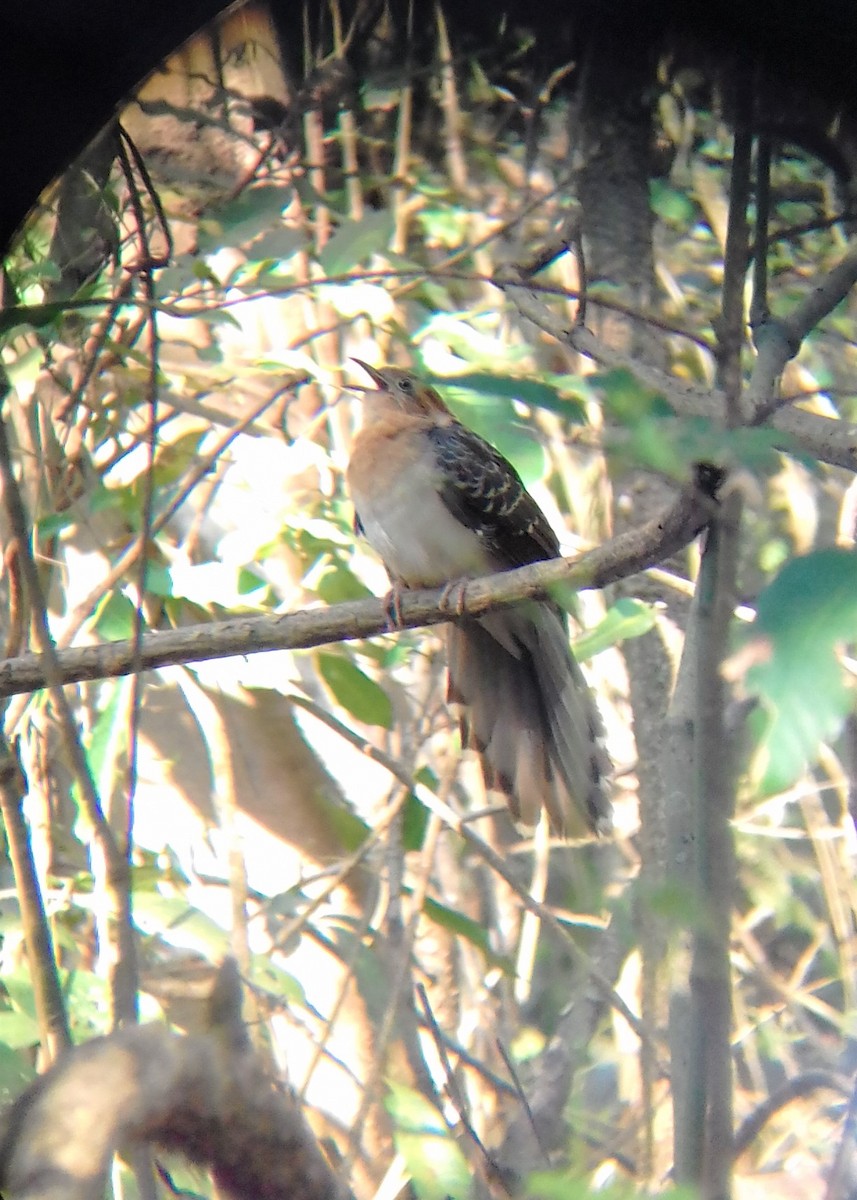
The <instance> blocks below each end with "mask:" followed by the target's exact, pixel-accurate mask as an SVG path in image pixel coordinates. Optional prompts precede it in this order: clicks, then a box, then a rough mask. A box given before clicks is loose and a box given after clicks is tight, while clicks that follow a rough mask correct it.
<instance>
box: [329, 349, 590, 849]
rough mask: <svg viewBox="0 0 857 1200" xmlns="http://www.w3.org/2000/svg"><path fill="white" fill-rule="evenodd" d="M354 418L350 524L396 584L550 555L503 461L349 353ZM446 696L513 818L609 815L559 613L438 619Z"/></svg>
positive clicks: (549, 540) (566, 821) (423, 583)
mask: <svg viewBox="0 0 857 1200" xmlns="http://www.w3.org/2000/svg"><path fill="white" fill-rule="evenodd" d="M359 365H360V366H362V367H363V369H364V370H365V371H367V373H368V374H369V375H370V376H371V378H372V380H373V381H374V383H375V384H376V390H368V389H367V390H366V392H365V396H364V411H365V422H364V427H363V429H362V431H361V433H360V434H359V436H358V437H357V439H356V441H355V444H354V447H353V451H352V455H351V461H350V464H349V467H348V486H349V489H350V492H351V496H352V499H353V501H354V506H355V511H356V517H357V521H358V524H359V528H360V530H361V531H362V532H363V533H365V536H366V538H367V539H368V541H369V542H370V544H371V545H372V546H373V547H374V549H375V550H376V552H377V553H378V554H379V555H380V556H381V558H382V559H383V561H384V564H385V566H386V568H387V571H388V573H389V575H390V577H391V579H392V580H393V581H394V583H396V584H398V585H400V586H404V587H435V586H439V585H440V584H445V583H451V582H454V581H456V580H459V579H465V578H468V577H470V578H473V577H476V576H479V575H487V574H491V573H492V572H495V571H501V570H509V569H511V568H513V567H518V566H524V565H526V564H528V563H533V562H539V561H542V560H544V559H548V558H556V557H558V555H559V543H558V540H557V538H556V535H555V533H554V531H553V529H552V528H551V526H550V524H549V523H548V521H547V518H546V517H545V515H544V513H543V512H542V511H541V509H540V508H539V506H538V505H537V504H536V502H535V500H533V498H532V496H530V494H529V493H528V492H527V490H526V489H525V487H524V485H523V483H522V482H521V479H520V477H519V476H518V474H517V472H516V471H515V469H514V468H513V467H512V465H511V464H510V463H509V462H507V460H506V459H505V458H504V457H503V456H502V455H501V454H500V453H498V451H497V450H495V449H494V448H493V447H492V446H490V445H489V444H488V443H487V442H486V441H484V440H483V439H482V438H481V437H479V436H478V434H476V433H474V432H473V431H472V430H470V429H467V428H466V426H464V425H462V424H461V422H459V421H458V420H456V418H455V417H454V416H453V415H452V413H451V412H450V411H449V409H448V408H447V406H446V405H445V404H444V402H443V400H442V399H441V398H440V396H439V395H438V393H437V392H436V391H435V390H434V389H433V388H431V387H429V386H427V385H426V384H423V383H420V382H419V380H417V379H416V378H415V377H414V376H413V375H411V374H410V373H409V372H407V371H402V370H399V369H398V368H392V367H389V368H385V369H383V370H376V369H375V368H373V367H370V366H368V365H367V364H365V363H360V364H359ZM448 630H449V632H448V639H447V640H448V654H449V691H448V698H449V699H450V701H453V702H455V703H458V704H460V705H461V706H462V710H463V711H462V738H463V741H464V744H465V745H466V746H471V747H472V748H473V749H474V750H476V751H477V753H478V754H479V756H480V759H481V761H482V766H483V771H484V774H485V780H486V784H487V786H488V787H491V788H495V789H497V790H499V791H501V792H503V793H504V794H505V795H506V797H507V799H508V802H509V806H510V809H511V812H512V814H513V816H514V817H516V818H517V819H520V820H523V821H524V822H526V823H527V824H534V823H535V822H536V821H537V820H538V816H539V813H540V811H541V810H542V809H545V810H546V811H547V813H548V816H549V818H550V824H551V827H552V829H553V831H554V832H555V833H557V834H564V835H567V836H577V835H579V834H581V833H583V832H585V831H587V830H592V829H596V830H601V829H603V828H604V827H605V825H606V824H607V821H608V810H609V804H608V801H607V799H606V794H605V792H606V787H605V778H606V769H607V763H606V758H605V753H604V750H603V746H602V737H603V728H602V724H601V719H600V716H599V714H598V711H597V709H596V707H595V703H594V700H593V698H592V695H591V692H590V690H589V688H588V686H587V684H586V681H585V679H584V677H583V674H582V672H581V670H580V667H579V666H578V664H577V662H576V661H575V659H574V657H573V656H572V654H571V651H570V649H569V645H568V637H567V633H566V628H565V620H564V617H563V614H562V613H561V611H560V610H559V609H558V608H557V607H556V606H554V605H552V604H550V603H537V602H535V601H530V602H527V603H525V604H521V605H516V606H515V607H514V608H511V609H503V610H497V611H495V612H492V613H488V614H486V615H485V616H483V617H478V618H476V617H464V618H461V619H460V620H458V621H456V622H455V623H454V624H450V626H449V627H448Z"/></svg>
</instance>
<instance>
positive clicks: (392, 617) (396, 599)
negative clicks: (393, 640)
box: [384, 583, 404, 633]
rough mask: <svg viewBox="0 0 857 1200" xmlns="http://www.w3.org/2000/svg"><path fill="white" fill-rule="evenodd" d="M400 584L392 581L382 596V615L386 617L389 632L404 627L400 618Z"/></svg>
mask: <svg viewBox="0 0 857 1200" xmlns="http://www.w3.org/2000/svg"><path fill="white" fill-rule="evenodd" d="M402 591H403V589H402V585H401V584H400V583H394V584H393V586H392V587H391V588H390V590H389V592H387V595H386V596H385V597H384V615H385V616H386V618H387V628H388V630H389V631H390V633H393V632H394V631H396V630H398V629H403V628H404V621H403V620H402Z"/></svg>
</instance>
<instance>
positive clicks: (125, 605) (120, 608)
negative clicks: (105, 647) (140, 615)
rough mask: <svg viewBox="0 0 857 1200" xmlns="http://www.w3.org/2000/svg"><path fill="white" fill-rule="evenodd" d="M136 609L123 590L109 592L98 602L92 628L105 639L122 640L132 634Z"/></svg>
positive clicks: (109, 640) (111, 640) (110, 640)
mask: <svg viewBox="0 0 857 1200" xmlns="http://www.w3.org/2000/svg"><path fill="white" fill-rule="evenodd" d="M136 611H137V610H136V609H135V608H134V605H133V604H132V603H131V601H130V600H129V599H128V597H127V596H125V595H123V594H122V592H116V591H113V592H108V593H107V595H106V596H104V597H103V598H102V599H101V600H100V601H99V603H98V607H97V608H96V610H95V612H94V614H93V617H92V628H93V629H94V630H95V631H96V632H97V633H98V634H99V636H100V637H102V638H104V640H105V641H108V642H113V641H122V640H123V639H125V638H129V637H131V636H132V634H133V632H134V620H135V617H136Z"/></svg>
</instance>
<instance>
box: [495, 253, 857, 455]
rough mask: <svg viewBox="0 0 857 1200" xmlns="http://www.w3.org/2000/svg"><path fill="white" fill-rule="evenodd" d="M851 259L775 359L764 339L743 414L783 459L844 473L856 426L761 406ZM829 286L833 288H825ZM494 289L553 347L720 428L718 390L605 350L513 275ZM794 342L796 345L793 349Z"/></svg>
mask: <svg viewBox="0 0 857 1200" xmlns="http://www.w3.org/2000/svg"><path fill="white" fill-rule="evenodd" d="M853 253H855V252H849V254H848V255H846V256H845V258H843V259H842V262H841V263H840V264H839V266H838V267H836V268H834V270H833V272H831V275H830V277H829V279H828V280H827V281H825V283H824V284H822V285H820V286H819V288H817V289H816V291H815V292H813V295H812V297H811V298H810V299H811V300H812V305H811V306H810V300H807V301H805V302H804V304H803V305H801V306H800V307H799V308H798V309H797V310H796V312H795V313H794V314H792V317H791V318H789V322H788V327H789V334H788V337H787V338H785V339H784V340H783V344H782V346H781V347H780V348H779V350H778V351H777V352H776V353H775V348H774V345H773V338H771V339H770V342H771V344H770V349H769V350H768V351H767V352H766V354H767V355H768V356H769V360H768V364H767V367H766V370H764V371H759V372H758V373H754V378H753V380H752V382H751V384H750V386H749V387H748V392H747V394H748V395H749V396H751V397H752V399H753V405H754V408H753V411H752V413H751V412H748V413H747V419H748V422H749V423H752V421H753V420H755V419H756V415H755V414H756V413H759V414H760V415H761V416H763V417H765V423H766V424H767V425H769V426H770V427H771V428H773V429H775V430H777V431H778V432H779V433H782V434H784V435H785V436H784V438H783V440H782V441H781V442H777V443H775V444H776V445H777V448H778V449H780V450H783V451H785V452H786V453H789V452H793V451H794V450H795V449H799V450H802V451H804V452H806V453H807V454H809V455H811V456H812V457H813V458H817V459H818V460H819V462H824V463H828V464H829V465H830V466H834V467H844V468H845V469H846V470H847V471H857V424H854V423H853V422H850V421H840V420H835V419H832V418H830V417H820V416H817V415H816V414H815V413H809V412H805V411H804V410H803V409H797V408H787V409H780V410H778V411H777V412H774V413H772V414H767V413H766V412H765V411H764V406H765V404H766V403H767V402H769V401H770V398H771V393H772V388H773V382H774V381H775V380H776V378H778V376H779V373H780V372H781V371H782V369H783V367H784V366H785V363H786V362H787V361H788V359H789V358H791V357H792V355H793V354H794V353H795V349H794V347H795V345H797V346H799V344H800V339H802V338H803V337H804V336H805V335H806V333H807V332H808V330H807V328H805V324H806V320H807V317H808V315H809V312H810V307H811V308H812V311H813V312H816V313H817V312H818V310H819V307H820V305H821V300H820V299H819V294H821V295H823V297H824V300H825V302H826V303H827V305H828V306H829V307H828V308H827V310H826V311H828V312H829V311H830V310H831V309H832V308H834V307H835V306H836V304H838V303H839V301H840V300H841V299H842V295H841V290H842V287H843V286H844V283H845V281H846V279H848V278H850V276H851V273H852V272H853V270H854V265H853V263H852V262H851V261H850V260H851V258H852V254H853ZM840 268H841V270H840ZM834 276H835V280H834ZM503 280H505V282H504V281H503ZM831 280H834V282H832V283H831V282H830V281H831ZM828 283H829V284H830V286H828ZM498 286H501V287H503V290H504V291H505V293H506V294H507V295H508V297H509V299H510V300H511V301H512V302H513V304H514V305H515V306H516V308H517V309H518V310H519V312H520V313H521V314H522V316H524V317H527V318H528V320H530V321H532V322H533V323H534V324H536V325H538V327H539V328H540V329H543V330H544V331H545V332H546V333H549V334H551V335H552V336H553V337H555V338H557V339H558V340H559V341H561V342H563V343H565V344H566V345H569V346H571V347H572V348H573V349H575V350H577V351H579V353H581V354H584V355H586V357H587V358H591V359H592V361H593V362H596V363H598V365H599V366H602V367H607V368H609V369H616V368H620V367H621V368H624V369H626V370H628V371H631V372H632V373H633V374H634V375H635V376H636V378H637V379H639V380H640V382H641V383H644V384H646V386H647V387H650V388H653V389H654V390H655V391H657V392H660V394H661V395H662V396H664V398H665V399H666V400H667V402H668V403H669V405H670V407H671V408H672V409H673V410H674V411H675V413H676V414H677V415H678V416H692V417H708V418H709V419H710V420H712V421H716V422H718V423H723V424H725V420H726V397H725V395H724V393H723V392H722V391H720V389H719V388H716V387H701V386H699V385H698V384H693V383H686V382H684V381H683V380H681V379H677V378H676V377H675V376H674V375H668V374H667V373H666V372H665V371H662V370H660V369H659V368H658V367H653V366H651V365H649V364H648V363H644V362H641V361H640V360H639V359H637V358H635V357H633V356H632V355H630V354H626V353H624V352H623V351H621V350H615V349H613V348H612V347H610V346H606V345H605V344H604V343H603V342H602V341H601V340H600V338H598V337H596V335H595V334H594V333H592V332H591V330H589V329H586V328H585V326H583V325H570V324H569V322H568V321H567V320H565V319H564V318H563V317H562V316H561V315H560V314H558V313H555V312H553V311H552V310H551V309H549V308H548V307H547V306H546V305H545V304H544V303H543V301H542V300H541V299H540V298H539V294H538V292H537V291H535V290H533V289H532V288H531V287H530V286H529V285H528V283H527V281H526V280H525V279H524V277H523V276H522V275H521V274H520V273H519V272H511V271H509V270H508V269H507V271H506V272H505V274H504V276H503V277H498ZM801 314H802V315H801ZM822 315H824V314H822ZM801 330H803V332H802V333H801V332H800V331H801ZM795 337H798V339H799V340H798V342H797V343H796V344H795V342H794V338H795Z"/></svg>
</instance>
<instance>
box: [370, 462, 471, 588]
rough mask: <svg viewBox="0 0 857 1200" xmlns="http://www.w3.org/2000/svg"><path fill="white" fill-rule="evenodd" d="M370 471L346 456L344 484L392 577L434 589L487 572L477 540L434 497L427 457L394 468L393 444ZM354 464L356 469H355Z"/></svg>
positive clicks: (435, 476) (436, 477) (433, 473)
mask: <svg viewBox="0 0 857 1200" xmlns="http://www.w3.org/2000/svg"><path fill="white" fill-rule="evenodd" d="M390 452H391V454H390V457H389V458H388V460H387V461H386V462H385V461H384V459H383V458H378V459H377V460H376V464H375V470H374V472H368V471H364V470H362V469H361V464H360V461H359V459H357V458H356V457H355V458H352V466H351V469H350V470H349V485H350V490H351V496H352V499H353V501H354V507H355V509H356V510H357V514H358V516H359V518H360V524H361V525H362V527H363V531H364V533H365V535H366V539H367V540H368V542H369V544H370V545H371V546H372V547H373V549H374V550H375V551H376V552H377V553H378V554H379V555H380V556H381V558H382V559H383V561H384V565H385V566H386V567H387V570H388V571H389V572H390V575H391V576H393V577H394V578H395V579H398V580H401V581H402V582H404V583H405V584H406V585H407V586H409V587H437V586H439V585H440V584H443V583H449V582H450V581H451V580H454V579H459V578H462V577H465V576H468V575H480V574H484V573H485V572H486V571H488V570H490V564H489V561H488V556H487V554H486V552H485V546H484V543H483V541H482V539H481V538H480V537H479V536H478V535H477V534H476V533H475V532H474V531H473V530H472V529H469V528H468V527H467V526H466V525H463V524H462V523H461V522H460V521H458V520H456V518H455V517H454V516H453V515H452V513H450V511H449V509H448V508H447V507H446V505H445V504H444V503H443V501H442V499H441V497H440V495H439V487H440V485H441V482H442V480H441V478H440V473H439V468H438V466H437V464H436V463H435V462H434V461H433V460H432V458H431V456H417V457H413V458H410V459H409V460H408V461H403V462H402V463H401V465H400V466H399V467H398V468H396V467H395V463H394V461H393V462H392V465H391V460H394V459H395V454H394V448H393V447H392V446H391V447H390ZM355 468H356V469H355Z"/></svg>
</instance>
